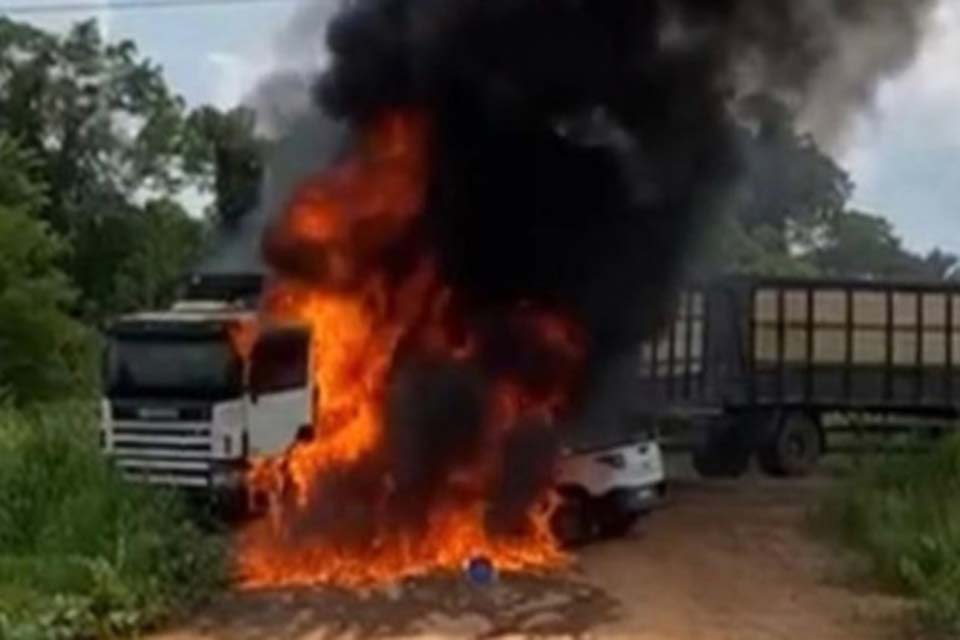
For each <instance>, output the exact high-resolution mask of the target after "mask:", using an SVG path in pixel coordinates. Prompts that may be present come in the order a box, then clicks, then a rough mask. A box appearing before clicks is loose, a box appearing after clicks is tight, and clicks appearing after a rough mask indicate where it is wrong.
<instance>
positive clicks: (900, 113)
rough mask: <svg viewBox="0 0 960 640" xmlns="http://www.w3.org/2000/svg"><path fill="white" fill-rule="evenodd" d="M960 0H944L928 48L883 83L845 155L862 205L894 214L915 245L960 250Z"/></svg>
mask: <svg viewBox="0 0 960 640" xmlns="http://www.w3.org/2000/svg"><path fill="white" fill-rule="evenodd" d="M958 63H960V0H941V4H940V6H939V7H938V8H937V10H936V12H935V14H934V16H933V20H932V24H931V26H930V30H929V32H928V34H927V37H926V39H925V42H924V44H923V47H922V49H921V52H920V54H919V56H918V58H917V60H916V61H915V63H914V64H913V65H912V66H911V67H910V68H909V69H908V70H907V71H906V72H905V73H904V74H902V75H901V76H899V77H897V78H895V79H893V80H890V81H888V82H887V83H886V84H885V85H884V86H883V87H882V88H881V90H880V93H879V95H878V98H877V102H876V106H875V108H874V109H873V111H872V112H871V113H868V114H866V115H864V116H863V117H862V118H861V119H860V122H859V123H858V126H857V130H856V132H855V135H854V143H853V145H852V146H851V147H850V148H849V150H848V152H847V153H846V154H845V156H844V157H843V158H842V159H841V162H842V163H843V164H844V165H845V166H847V167H848V168H849V169H850V170H851V172H852V175H853V178H854V180H855V181H856V183H857V185H858V188H857V193H856V195H855V198H854V205H855V206H859V207H861V208H864V209H867V210H870V211H874V212H876V213H880V214H882V215H885V216H887V217H889V218H890V219H891V220H893V221H894V223H895V224H896V227H897V230H898V232H899V233H900V234H901V235H902V236H903V237H904V239H905V240H906V242H907V245H908V246H910V247H911V248H914V249H918V250H929V249H931V248H933V247H935V246H940V247H944V248H946V249H948V250H950V251H954V252H960V215H958V213H960V211H958V208H960V181H958V179H957V176H958V175H960V72H958V67H957V65H958Z"/></svg>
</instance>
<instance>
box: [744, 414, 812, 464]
mask: <svg viewBox="0 0 960 640" xmlns="http://www.w3.org/2000/svg"><path fill="white" fill-rule="evenodd" d="M823 442H824V439H823V433H822V431H821V429H820V425H819V423H818V422H817V420H816V419H815V418H814V417H813V416H811V415H809V414H807V413H805V412H803V411H791V412H788V413H783V414H778V415H777V416H776V417H774V418H773V419H771V420H770V421H769V423H768V425H767V428H766V429H765V431H764V436H763V440H762V442H761V443H760V447H759V448H758V450H757V461H758V462H759V464H760V468H761V469H763V471H764V472H765V473H767V474H769V475H772V476H778V477H792V478H796V477H802V476H807V475H810V474H811V473H813V471H814V470H815V469H816V468H817V464H818V463H819V462H820V456H821V454H822V453H823Z"/></svg>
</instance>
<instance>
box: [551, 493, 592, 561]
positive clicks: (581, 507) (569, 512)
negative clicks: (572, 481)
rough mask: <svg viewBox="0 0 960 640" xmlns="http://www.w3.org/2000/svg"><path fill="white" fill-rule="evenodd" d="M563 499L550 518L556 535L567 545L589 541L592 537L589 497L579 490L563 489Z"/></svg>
mask: <svg viewBox="0 0 960 640" xmlns="http://www.w3.org/2000/svg"><path fill="white" fill-rule="evenodd" d="M561 500H562V502H561V503H560V505H559V506H558V507H557V509H556V511H554V513H553V516H552V518H551V520H550V526H551V528H552V529H553V534H554V536H556V538H557V540H558V541H559V542H560V544H562V545H563V546H565V547H575V546H578V545H582V544H585V543H587V542H589V540H590V538H591V537H592V535H591V534H592V531H591V522H590V521H591V517H590V515H591V514H590V500H589V497H588V496H587V495H585V494H583V493H581V492H579V491H561Z"/></svg>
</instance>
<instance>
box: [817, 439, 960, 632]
mask: <svg viewBox="0 0 960 640" xmlns="http://www.w3.org/2000/svg"><path fill="white" fill-rule="evenodd" d="M958 496H960V438H957V437H954V438H952V439H949V440H946V441H944V442H942V443H939V444H938V445H937V446H936V447H934V448H933V449H932V450H931V451H930V452H928V453H924V454H922V455H916V456H888V457H883V458H875V459H873V460H871V461H870V462H868V463H867V464H865V465H863V466H861V467H860V468H859V469H858V470H856V471H854V472H853V474H852V475H851V476H850V477H849V478H847V479H846V480H844V481H842V482H840V483H839V484H838V486H837V488H836V489H835V490H834V491H833V493H832V494H831V495H830V496H829V497H828V498H827V499H826V501H825V502H824V504H823V505H822V507H821V509H820V510H819V513H818V518H817V520H818V523H819V524H820V525H822V526H823V530H824V531H825V532H826V533H828V534H829V535H830V536H831V537H833V538H835V539H836V540H838V541H839V542H840V543H842V544H843V545H844V546H846V547H847V548H849V549H851V550H853V551H855V552H857V553H858V554H862V556H863V557H864V558H865V559H866V561H867V562H868V567H869V571H870V573H871V574H872V576H873V577H874V578H875V579H877V580H879V581H880V582H881V583H882V584H883V585H884V586H886V587H889V588H891V589H893V590H895V591H896V592H898V593H903V594H905V595H907V596H909V597H913V598H916V599H918V601H919V602H920V613H921V615H922V618H923V621H924V622H925V623H927V624H928V625H930V626H931V627H933V628H934V629H936V630H937V631H942V632H945V633H948V634H951V635H950V637H955V636H953V635H952V634H957V633H960V498H958Z"/></svg>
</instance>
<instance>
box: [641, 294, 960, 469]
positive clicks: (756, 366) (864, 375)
mask: <svg viewBox="0 0 960 640" xmlns="http://www.w3.org/2000/svg"><path fill="white" fill-rule="evenodd" d="M637 373H638V382H637V385H638V388H637V390H638V392H639V393H638V394H637V395H636V399H637V402H638V407H640V408H641V410H642V411H643V413H649V414H653V415H655V416H664V415H681V416H686V417H690V418H695V419H697V420H698V421H699V422H700V423H701V424H704V425H706V426H707V427H709V428H711V429H712V430H713V431H714V433H713V434H708V436H707V437H706V440H707V441H706V443H705V444H702V448H705V449H711V448H712V449H713V451H712V452H708V453H710V455H711V456H712V457H713V458H717V457H722V456H723V455H727V456H729V455H732V454H731V453H730V451H732V450H734V449H736V448H737V447H740V448H741V449H742V448H744V447H754V448H759V449H761V450H762V449H764V447H766V448H767V453H770V451H769V449H770V447H772V446H774V444H772V442H771V441H772V440H773V439H775V437H776V432H777V431H778V429H780V428H781V426H782V424H783V423H784V422H785V421H789V420H794V419H795V418H797V417H798V416H799V417H800V418H802V419H803V420H805V421H806V422H807V423H808V425H807V430H808V431H809V430H810V425H814V426H815V427H816V429H817V431H818V433H819V440H820V443H819V451H817V452H815V453H816V454H817V455H819V453H820V452H822V450H823V448H824V444H825V439H824V436H823V431H822V427H821V418H822V416H823V415H825V414H826V413H828V412H851V413H871V414H897V415H901V416H903V415H908V416H909V415H912V416H918V417H919V416H923V417H934V418H941V419H953V418H956V417H957V414H958V406H960V287H958V286H956V285H953V284H902V283H883V282H865V281H840V280H815V279H785V278H750V277H733V278H725V279H721V280H717V281H714V282H712V283H709V284H706V285H702V286H696V287H691V288H689V289H687V290H685V291H684V292H683V293H682V294H681V296H680V299H679V306H678V311H677V313H676V315H675V316H674V317H673V318H672V320H671V322H670V323H669V325H668V326H667V327H666V329H665V330H664V332H663V333H662V335H661V337H660V338H659V339H658V340H656V341H653V342H651V343H648V344H644V345H642V347H641V349H640V357H639V366H638V371H637ZM717 430H719V433H716V431H717ZM781 444H783V443H781ZM724 449H726V450H727V453H722V451H721V450H724ZM701 453H703V452H702V451H701ZM736 455H741V457H742V452H737V453H736ZM761 457H762V456H761ZM768 458H769V456H768ZM767 462H771V461H770V460H769V459H768V460H767ZM720 466H723V465H720ZM732 466H733V467H738V466H740V465H737V464H734V465H732ZM765 466H770V467H771V469H769V470H773V471H776V468H775V467H777V466H782V465H777V464H771V465H765ZM781 470H782V469H781Z"/></svg>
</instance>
